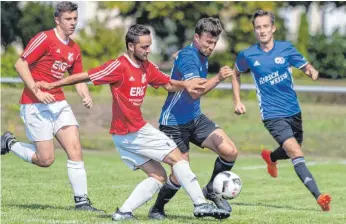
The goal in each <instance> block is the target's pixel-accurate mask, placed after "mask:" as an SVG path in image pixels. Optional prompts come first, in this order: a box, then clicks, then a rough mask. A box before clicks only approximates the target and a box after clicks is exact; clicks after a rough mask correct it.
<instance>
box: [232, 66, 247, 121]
mask: <svg viewBox="0 0 346 224" xmlns="http://www.w3.org/2000/svg"><path fill="white" fill-rule="evenodd" d="M240 74H241V72H240V71H239V70H238V69H237V66H234V75H233V76H232V91H233V102H234V105H235V107H234V112H235V113H236V114H238V115H241V114H244V113H246V108H245V105H244V104H243V103H242V102H241V99H240V85H241V81H240Z"/></svg>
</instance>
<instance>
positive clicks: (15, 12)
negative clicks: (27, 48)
mask: <svg viewBox="0 0 346 224" xmlns="http://www.w3.org/2000/svg"><path fill="white" fill-rule="evenodd" d="M21 16H22V13H21V11H20V9H19V8H18V2H7V1H6V2H1V45H2V46H3V47H5V49H7V47H8V46H9V45H10V44H11V43H12V42H13V41H16V39H17V37H21V36H22V33H21V29H20V28H19V27H18V22H19V20H20V18H21Z"/></svg>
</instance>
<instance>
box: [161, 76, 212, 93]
mask: <svg viewBox="0 0 346 224" xmlns="http://www.w3.org/2000/svg"><path fill="white" fill-rule="evenodd" d="M206 82H207V80H206V79H201V78H195V79H192V80H185V81H179V80H174V79H170V80H169V82H168V83H167V84H165V85H163V86H162V87H163V88H164V89H165V90H167V91H168V92H177V91H180V90H183V89H186V90H187V92H189V93H198V92H199V91H203V90H204V89H205V83H206Z"/></svg>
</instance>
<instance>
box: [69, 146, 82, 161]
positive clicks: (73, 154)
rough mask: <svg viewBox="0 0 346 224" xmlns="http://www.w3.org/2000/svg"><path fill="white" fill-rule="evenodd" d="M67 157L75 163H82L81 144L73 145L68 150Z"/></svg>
mask: <svg viewBox="0 0 346 224" xmlns="http://www.w3.org/2000/svg"><path fill="white" fill-rule="evenodd" d="M66 153H67V156H68V159H69V160H73V161H81V160H83V156H82V147H81V145H80V144H79V143H76V144H73V145H72V146H71V147H69V148H68V149H67V150H66Z"/></svg>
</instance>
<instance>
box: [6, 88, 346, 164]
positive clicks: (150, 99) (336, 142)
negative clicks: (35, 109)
mask: <svg viewBox="0 0 346 224" xmlns="http://www.w3.org/2000/svg"><path fill="white" fill-rule="evenodd" d="M20 94H21V90H18V89H10V88H5V89H2V90H1V95H2V104H1V113H2V115H1V123H2V126H1V127H2V129H7V130H10V131H13V132H14V133H15V134H16V136H17V137H18V139H19V140H21V141H27V138H26V136H25V130H24V126H23V122H22V121H21V118H20V116H19V106H18V103H17V102H18V99H19V98H20ZM66 96H67V100H68V102H69V103H70V105H71V107H72V109H73V111H74V113H75V115H76V118H77V120H78V122H79V124H80V136H81V143H82V145H83V147H84V148H87V149H95V150H111V149H113V148H114V146H113V142H112V141H111V139H110V136H109V134H108V131H109V126H110V121H111V116H112V113H111V95H110V91H109V89H108V88H105V89H104V90H102V91H101V92H100V93H93V94H92V96H93V100H94V106H93V108H92V109H90V110H88V109H85V108H84V107H83V105H82V103H81V102H80V99H79V97H78V95H77V94H76V93H73V92H66ZM231 98H232V95H229V98H225V99H215V98H214V99H213V98H205V99H202V111H203V112H204V113H205V114H206V115H208V116H209V117H210V118H211V119H212V120H214V121H215V122H216V123H217V124H219V125H220V126H221V127H222V128H223V129H224V130H225V131H226V133H227V134H228V135H229V136H230V137H231V139H232V140H233V141H234V142H235V144H236V146H237V148H238V149H239V150H240V151H242V152H247V153H258V152H259V151H260V150H261V149H263V148H275V147H276V146H277V143H276V142H275V141H274V140H273V139H272V137H271V136H270V134H269V133H268V131H267V130H266V129H265V127H264V126H263V124H262V121H261V117H260V113H259V108H258V105H257V102H254V101H247V102H244V103H245V105H246V107H247V113H246V114H245V115H242V116H238V115H235V114H234V113H233V111H234V106H233V102H232V99H231ZM164 100H165V97H163V96H147V97H146V98H145V99H144V103H143V106H142V112H143V116H144V118H145V119H146V120H148V121H149V122H150V123H151V124H153V125H154V126H157V125H158V123H157V121H158V119H159V116H160V112H161V108H162V105H163V103H164ZM301 107H302V115H303V127H304V143H303V150H304V152H305V153H306V154H308V155H313V156H328V157H342V158H346V146H345V133H346V119H345V114H346V105H342V104H335V105H334V104H312V103H301ZM57 145H58V144H57Z"/></svg>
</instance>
